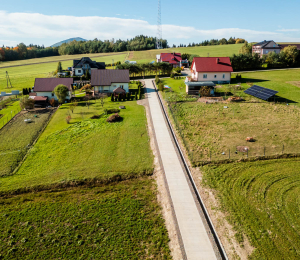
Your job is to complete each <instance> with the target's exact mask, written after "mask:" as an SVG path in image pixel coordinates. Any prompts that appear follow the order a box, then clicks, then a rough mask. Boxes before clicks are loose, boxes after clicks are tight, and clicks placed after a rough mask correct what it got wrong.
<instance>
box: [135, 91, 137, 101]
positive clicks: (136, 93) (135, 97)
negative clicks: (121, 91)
mask: <svg viewBox="0 0 300 260" xmlns="http://www.w3.org/2000/svg"><path fill="white" fill-rule="evenodd" d="M135 100H137V92H135Z"/></svg>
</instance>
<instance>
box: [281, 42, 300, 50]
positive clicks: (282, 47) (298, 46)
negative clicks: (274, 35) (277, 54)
mask: <svg viewBox="0 0 300 260" xmlns="http://www.w3.org/2000/svg"><path fill="white" fill-rule="evenodd" d="M278 45H279V47H280V48H281V49H284V48H285V47H288V46H296V47H297V50H300V44H298V43H290V44H278Z"/></svg>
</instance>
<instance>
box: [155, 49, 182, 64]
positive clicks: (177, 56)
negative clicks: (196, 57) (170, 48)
mask: <svg viewBox="0 0 300 260" xmlns="http://www.w3.org/2000/svg"><path fill="white" fill-rule="evenodd" d="M156 61H157V62H166V63H169V64H172V65H173V67H174V68H176V67H181V66H182V65H186V64H187V61H186V60H184V61H183V60H182V58H181V53H175V52H173V53H161V54H158V55H156Z"/></svg>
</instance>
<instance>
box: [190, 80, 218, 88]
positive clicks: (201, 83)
mask: <svg viewBox="0 0 300 260" xmlns="http://www.w3.org/2000/svg"><path fill="white" fill-rule="evenodd" d="M185 84H186V85H187V86H188V87H214V86H216V84H215V83H213V82H212V81H197V82H193V81H188V82H186V83H185Z"/></svg>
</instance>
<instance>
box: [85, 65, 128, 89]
mask: <svg viewBox="0 0 300 260" xmlns="http://www.w3.org/2000/svg"><path fill="white" fill-rule="evenodd" d="M129 82H130V79H129V70H92V75H91V85H92V87H93V88H94V92H95V93H112V92H113V91H114V90H115V89H116V88H119V87H120V88H121V89H124V90H125V91H126V92H129Z"/></svg>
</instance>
